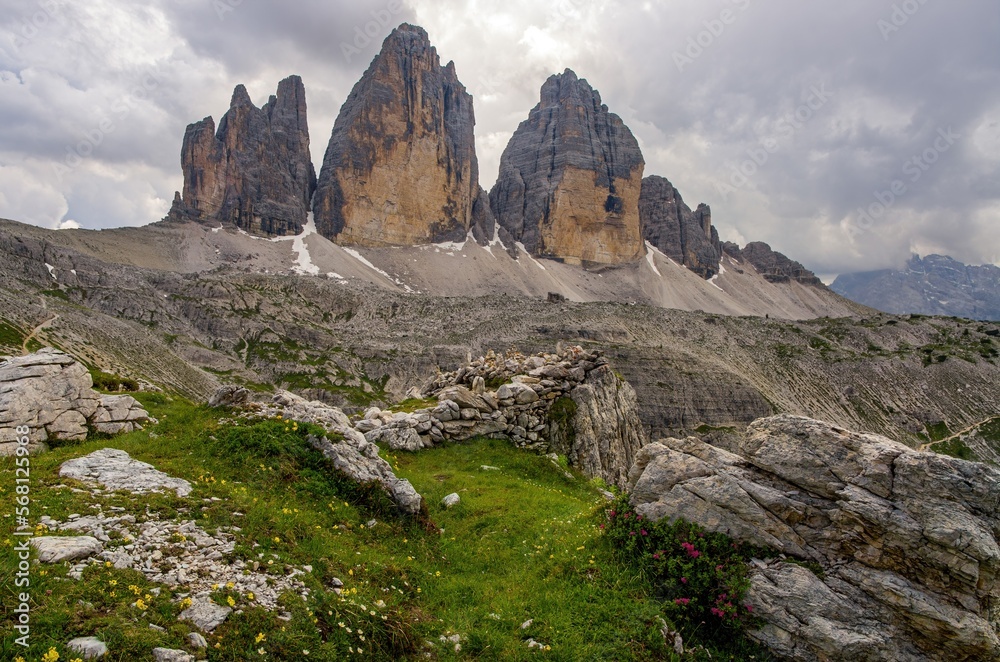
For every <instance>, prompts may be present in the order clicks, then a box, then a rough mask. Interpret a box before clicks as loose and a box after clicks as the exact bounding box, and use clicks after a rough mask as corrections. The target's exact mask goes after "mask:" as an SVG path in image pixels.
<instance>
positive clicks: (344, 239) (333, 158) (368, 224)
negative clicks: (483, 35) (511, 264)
mask: <svg viewBox="0 0 1000 662" xmlns="http://www.w3.org/2000/svg"><path fill="white" fill-rule="evenodd" d="M475 123H476V120H475V115H474V113H473V109H472V96H471V95H470V94H469V93H468V92H466V90H465V86H463V85H462V83H461V82H460V81H459V80H458V75H457V74H456V72H455V64H454V62H449V63H448V64H447V65H446V66H443V67H442V66H441V61H440V58H439V57H438V54H437V50H436V49H435V48H434V47H433V46H431V43H430V39H429V37H428V35H427V32H426V31H425V30H424V29H423V28H420V27H416V26H412V25H406V24H404V25H401V26H399V27H398V28H396V29H395V30H393V32H392V34H390V35H389V36H388V37H387V38H386V40H385V42H384V43H383V45H382V51H381V52H380V53H379V55H378V56H377V57H376V58H375V60H374V61H372V63H371V66H370V67H369V68H368V70H367V71H366V72H365V74H364V76H363V77H362V78H361V80H360V81H358V83H357V84H356V85H355V86H354V89H353V90H352V91H351V94H350V96H349V97H348V98H347V101H345V102H344V106H343V107H342V108H341V110H340V115H339V116H338V117H337V121H336V124H334V127H333V134H332V136H331V137H330V144H329V146H328V147H327V150H326V155H325V157H324V158H323V168H322V170H321V172H320V177H319V185H318V188H317V190H316V198H315V201H314V211H315V216H316V228H317V230H318V231H319V233H320V234H322V235H323V236H325V237H327V238H329V239H333V240H335V241H336V242H337V243H340V244H350V245H359V246H410V245H416V244H429V243H432V242H440V241H463V240H464V238H465V237H466V235H467V234H468V232H469V229H470V226H471V224H472V222H473V216H474V206H475V203H476V200H477V199H482V201H481V203H480V209H479V212H478V214H476V216H477V222H478V224H479V225H480V226H482V225H489V226H490V227H489V230H490V231H492V229H493V228H492V225H491V218H492V217H491V215H489V214H488V212H487V210H486V209H485V208H484V205H483V202H484V201H485V199H484V198H482V195H483V194H482V192H481V189H480V187H479V163H478V161H477V159H476V145H475V136H474V127H475ZM491 233H492V232H491Z"/></svg>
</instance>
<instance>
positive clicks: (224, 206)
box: [170, 76, 316, 235]
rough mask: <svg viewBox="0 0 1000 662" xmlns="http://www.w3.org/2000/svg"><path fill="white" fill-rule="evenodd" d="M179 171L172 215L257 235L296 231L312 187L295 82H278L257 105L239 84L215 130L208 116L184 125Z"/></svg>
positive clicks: (300, 89) (301, 98)
mask: <svg viewBox="0 0 1000 662" xmlns="http://www.w3.org/2000/svg"><path fill="white" fill-rule="evenodd" d="M181 168H182V170H183V172H184V192H183V195H178V196H176V197H175V198H174V206H173V208H172V209H171V211H170V217H171V218H187V219H194V220H198V221H202V222H205V223H215V222H222V223H232V224H234V225H236V226H237V227H239V228H241V229H243V230H246V231H247V232H250V233H252V234H261V235H284V234H298V233H299V232H301V231H302V226H303V225H304V224H305V222H306V214H307V212H308V211H309V206H310V201H311V199H312V194H313V191H314V190H315V188H316V173H315V170H314V169H313V166H312V161H311V160H310V156H309V127H308V124H307V122H306V97H305V87H304V86H303V84H302V79H301V78H299V77H298V76H290V77H288V78H286V79H285V80H283V81H281V82H280V83H279V84H278V92H277V94H276V95H273V96H272V97H271V98H270V100H268V102H267V103H266V104H264V106H263V107H262V108H257V107H256V106H254V105H253V102H252V101H251V100H250V96H249V95H248V94H247V91H246V88H245V87H243V86H242V85H238V86H237V87H236V89H235V90H234V91H233V99H232V102H231V103H230V107H229V111H228V112H227V113H226V114H225V115H223V117H222V119H221V120H220V122H219V127H218V131H216V127H215V121H214V120H213V119H212V118H211V117H206V118H205V119H203V120H201V121H200V122H195V123H194V124H191V125H189V126H188V128H187V131H186V132H185V133H184V145H183V148H182V149H181Z"/></svg>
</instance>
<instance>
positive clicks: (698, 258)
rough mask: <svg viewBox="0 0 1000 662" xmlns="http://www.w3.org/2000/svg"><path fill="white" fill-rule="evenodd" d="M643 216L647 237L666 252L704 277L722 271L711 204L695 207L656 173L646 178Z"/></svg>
mask: <svg viewBox="0 0 1000 662" xmlns="http://www.w3.org/2000/svg"><path fill="white" fill-rule="evenodd" d="M639 217H640V219H641V220H642V237H643V239H645V240H646V241H648V242H649V243H650V244H652V245H653V246H655V247H656V248H657V249H658V250H659V251H660V252H662V253H663V254H664V255H666V256H667V257H669V258H671V259H672V260H674V261H675V262H676V263H677V264H683V265H684V266H685V267H687V268H688V269H690V270H691V271H693V272H695V273H696V274H698V275H699V276H701V277H702V278H711V277H712V276H714V275H716V274H717V273H719V262H720V261H721V260H722V243H721V242H720V241H719V232H718V231H717V230H716V229H715V228H714V227H713V226H712V210H711V209H709V207H708V205H699V206H698V209H697V210H695V211H691V208H690V207H688V206H687V204H685V203H684V199H683V198H681V194H680V192H678V190H677V189H676V188H674V186H673V184H671V183H670V182H669V181H668V180H667V179H666V178H664V177H659V176H656V175H653V176H650V177H646V178H645V179H643V180H642V195H641V196H640V197H639Z"/></svg>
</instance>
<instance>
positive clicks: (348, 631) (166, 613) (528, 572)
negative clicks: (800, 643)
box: [0, 396, 762, 661]
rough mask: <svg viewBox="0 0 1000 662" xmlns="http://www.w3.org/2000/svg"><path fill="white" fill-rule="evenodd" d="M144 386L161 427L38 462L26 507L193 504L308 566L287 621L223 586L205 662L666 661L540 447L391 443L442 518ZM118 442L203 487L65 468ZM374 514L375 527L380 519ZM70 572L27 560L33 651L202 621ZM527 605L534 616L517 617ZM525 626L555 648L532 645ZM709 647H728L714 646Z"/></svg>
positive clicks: (127, 642) (0, 562)
mask: <svg viewBox="0 0 1000 662" xmlns="http://www.w3.org/2000/svg"><path fill="white" fill-rule="evenodd" d="M140 397H143V399H144V400H145V403H146V404H147V406H148V407H149V408H150V410H151V411H152V413H153V414H154V415H156V416H157V417H159V418H160V421H161V422H160V424H159V425H157V426H155V427H153V428H151V429H150V430H148V431H145V432H139V433H134V434H130V435H125V436H122V437H119V438H117V439H113V440H95V441H89V442H87V443H84V444H79V445H75V446H69V447H62V448H57V449H54V450H53V451H52V452H50V453H48V454H45V455H42V456H38V457H35V458H33V459H32V500H33V502H32V516H31V521H32V522H37V520H38V517H40V516H41V515H42V514H48V515H50V516H52V517H54V518H56V519H59V520H65V519H66V518H67V517H68V515H69V514H71V513H81V514H87V513H90V512H93V509H92V508H91V507H90V506H91V505H92V504H95V503H101V504H102V505H103V508H104V511H105V512H107V511H108V509H109V508H110V507H111V506H115V507H120V508H124V509H126V510H127V511H129V512H132V513H135V514H136V515H139V516H143V515H144V513H145V512H147V510H148V511H150V512H155V513H159V515H160V516H161V517H162V518H163V519H195V520H196V521H197V522H198V524H199V525H200V526H202V527H204V528H205V529H207V530H209V531H213V530H214V529H215V528H216V527H219V526H232V525H238V526H239V527H241V528H242V531H241V532H240V533H238V534H237V541H238V544H237V549H236V552H235V553H236V555H238V556H242V557H244V558H247V559H251V560H254V559H258V560H260V561H261V563H262V564H263V563H266V562H268V561H274V563H273V564H271V565H268V566H266V567H267V568H268V569H269V570H270V571H271V572H274V573H281V572H284V571H285V567H286V564H288V565H293V566H297V567H301V566H302V565H311V566H313V572H312V573H310V574H308V575H307V578H306V584H307V585H308V586H309V588H310V589H311V590H312V595H311V597H310V600H309V601H308V602H303V600H302V599H301V598H299V597H297V596H294V595H289V596H287V599H286V600H285V603H284V606H283V608H284V609H287V610H288V611H290V612H291V613H292V620H291V621H290V622H284V621H281V620H278V619H277V614H276V613H269V612H265V611H264V610H262V609H260V608H259V607H255V606H254V601H253V600H252V599H251V598H250V597H249V596H242V595H237V594H235V593H233V592H231V591H229V592H227V591H226V590H225V587H220V591H218V592H217V593H216V594H214V598H215V599H216V601H217V602H220V603H224V602H225V601H226V600H227V598H228V597H233V598H234V601H235V602H236V606H237V608H238V609H242V613H238V614H234V615H233V616H231V617H230V618H229V620H228V621H227V622H226V623H225V624H224V625H223V626H222V627H220V628H219V629H218V630H216V632H215V633H214V634H213V635H211V636H209V637H208V641H209V649H208V652H207V655H204V654H203V655H199V659H200V658H201V657H207V658H208V659H209V660H245V659H319V660H337V659H345V658H351V657H361V658H364V659H398V658H401V657H414V658H415V657H417V656H420V655H422V653H424V652H430V653H431V654H432V657H433V658H435V659H472V658H477V659H504V660H518V659H529V658H534V657H536V656H540V655H541V656H545V657H548V658H550V659H560V660H584V659H595V660H596V659H609V660H610V659H615V660H630V659H639V660H641V659H670V654H669V653H668V651H667V650H666V649H665V646H664V642H663V637H662V635H661V634H660V623H659V621H658V618H657V616H659V615H660V614H662V609H661V608H660V606H659V605H658V604H657V603H656V602H655V601H654V600H653V599H651V598H650V597H649V595H648V594H649V588H648V585H647V584H645V583H644V581H643V580H642V579H641V578H640V577H638V576H637V574H636V573H635V572H634V570H630V569H629V568H628V567H626V566H623V565H621V564H620V563H619V562H618V561H617V560H616V559H615V557H614V554H613V550H611V549H610V548H609V546H608V545H607V544H606V543H605V541H604V540H603V539H602V537H601V535H600V530H599V529H598V527H597V523H598V521H599V513H600V512H601V511H602V509H603V506H604V502H603V499H602V497H601V496H600V493H599V491H598V489H597V488H596V486H594V485H591V484H588V483H587V482H586V481H585V480H584V479H582V478H580V477H579V476H575V477H568V476H567V474H566V472H565V470H564V469H563V468H561V467H558V466H556V465H555V464H554V463H553V462H551V461H550V460H548V459H546V458H544V457H539V456H536V455H532V454H529V453H525V452H523V451H517V450H515V449H513V448H512V447H510V446H509V445H508V444H505V443H503V442H497V441H485V440H484V441H479V442H473V443H468V444H463V445H451V446H447V447H443V448H438V449H434V450H431V451H426V452H423V453H420V454H417V455H408V454H400V455H398V456H392V457H390V460H391V461H392V462H393V463H394V465H395V466H396V467H397V472H398V473H399V474H400V475H401V476H402V477H405V478H408V479H410V480H411V482H413V484H414V486H415V487H416V488H417V489H418V491H420V492H421V494H423V495H424V496H425V498H426V500H427V503H428V504H429V514H430V517H431V519H432V520H433V522H434V524H435V525H436V527H440V528H441V529H443V533H442V532H439V531H438V530H437V529H436V528H432V527H422V526H420V525H418V524H416V523H412V522H411V523H401V522H399V521H398V520H396V519H394V518H393V517H391V516H387V515H388V513H387V512H386V510H385V508H384V504H381V503H380V501H379V500H378V499H375V500H372V499H371V498H370V495H368V496H366V494H365V493H364V492H363V491H359V490H357V489H353V488H352V487H351V486H350V485H348V484H345V483H343V482H341V481H338V480H335V479H334V480H331V478H330V476H329V474H328V473H325V472H324V471H323V470H322V467H321V466H320V464H317V462H316V461H315V458H313V459H306V460H303V459H302V458H301V457H298V458H296V457H295V456H294V455H277V456H268V455H266V454H264V455H261V454H260V453H253V452H222V450H221V449H220V447H219V446H218V444H219V443H221V442H219V441H218V440H219V439H220V438H224V437H225V435H226V433H227V430H230V427H228V426H225V427H220V423H219V421H218V420H217V419H218V412H213V411H209V410H207V409H205V408H199V407H193V406H191V405H189V404H187V403H183V402H180V401H168V400H166V399H164V398H162V396H140ZM270 425H271V427H270V428H267V430H273V431H275V435H276V436H277V437H281V435H283V434H284V435H286V436H287V440H291V443H293V444H294V443H297V442H296V436H295V435H296V434H297V433H296V432H295V431H294V430H291V431H289V432H287V433H286V432H284V431H283V430H281V427H282V424H280V423H272V424H270ZM275 426H277V427H275ZM262 429H263V428H262ZM150 433H152V434H150ZM268 434H270V432H269V433H268ZM288 435H290V436H288ZM282 439H285V438H284V437H282ZM283 443H284V442H283ZM105 446H111V447H115V448H121V449H123V450H126V451H128V452H129V453H130V454H132V456H133V457H135V458H137V459H141V460H143V461H147V462H150V463H151V464H153V465H154V466H156V467H157V468H158V469H160V470H162V471H165V472H167V473H169V474H171V475H174V476H179V477H182V478H185V479H187V480H189V481H191V482H192V483H193V484H195V490H194V492H193V493H192V495H191V496H189V497H187V498H185V499H179V498H176V497H173V496H163V495H160V496H149V497H141V498H134V497H131V496H129V495H103V496H93V495H92V494H91V493H90V492H89V490H82V491H74V490H73V489H71V488H73V487H76V488H80V487H83V486H82V485H69V483H72V481H66V480H62V479H60V478H59V477H58V468H59V466H60V464H61V463H62V462H64V461H65V460H66V459H69V458H72V457H77V456H80V455H83V454H86V453H89V452H92V451H93V450H96V449H98V448H101V447H105ZM482 465H492V466H495V467H499V468H500V470H499V471H493V470H484V469H483V468H482ZM0 466H2V467H3V475H4V476H5V477H7V479H6V480H5V481H4V484H0V490H2V491H0V504H2V505H0V508H2V512H3V514H4V515H6V514H7V513H13V509H14V503H13V502H14V495H13V489H12V488H13V473H14V472H13V462H12V460H10V459H3V460H2V461H0ZM57 485H67V486H68V487H66V488H56V486H57ZM451 492H458V493H459V494H460V495H461V497H462V501H461V503H460V504H459V505H458V506H456V507H454V508H453V509H451V510H444V509H443V508H442V507H441V506H440V505H439V504H440V500H441V498H442V497H443V496H444V495H446V494H449V493H451ZM212 497H216V498H218V499H220V501H210V500H209V499H211V498H212ZM234 512H239V513H243V516H238V515H233V513H234ZM373 518H374V519H377V520H378V524H376V525H375V526H374V527H371V526H368V525H367V523H368V522H369V521H370V520H371V519H373ZM140 519H142V517H140ZM0 522H2V529H0V569H2V575H0V585H2V588H0V593H2V596H3V597H2V611H0V659H5V660H7V659H13V658H14V656H15V655H17V654H19V653H23V652H22V650H21V649H20V648H19V647H16V646H15V645H14V643H13V639H14V634H13V633H12V630H11V625H12V619H13V613H12V609H13V600H12V595H13V586H12V573H13V569H14V567H15V563H16V560H15V556H14V554H13V552H12V549H11V546H12V544H13V542H12V541H13V536H12V531H13V518H12V517H11V518H6V517H5V518H3V519H2V520H0ZM126 542H127V541H121V540H119V541H112V543H110V545H112V546H113V545H123V544H125V543H126ZM255 544H259V545H260V546H259V547H255V546H254V545H255ZM67 570H68V565H65V564H63V565H57V566H48V567H41V566H35V568H34V569H33V570H32V588H31V592H32V597H33V604H32V614H31V617H32V624H33V627H32V638H31V641H32V643H33V646H32V648H31V650H30V651H29V653H28V654H25V658H26V659H28V660H38V659H41V656H42V654H43V653H45V652H46V651H48V650H49V648H50V647H55V649H56V651H57V652H59V653H60V655H61V657H60V659H61V660H73V659H74V658H75V656H74V655H71V654H70V653H69V652H68V651H66V650H65V649H64V648H63V645H64V644H65V642H66V641H68V640H69V639H71V638H72V637H75V636H88V635H97V636H99V637H101V638H102V639H103V640H105V641H106V642H107V643H108V644H109V647H110V648H111V653H110V655H109V656H107V658H105V659H108V660H123V661H124V660H129V661H131V660H140V659H149V655H150V653H149V651H150V650H151V649H152V648H153V647H154V646H165V647H169V648H184V647H185V645H186V633H187V632H189V631H190V628H189V626H188V625H187V624H184V623H179V622H177V621H176V615H177V614H178V613H179V611H180V610H181V605H179V604H177V603H178V602H179V598H178V597H177V596H175V595H172V594H171V593H170V592H169V591H168V590H166V589H164V590H163V592H162V593H161V594H160V595H159V596H155V595H152V593H151V592H150V589H151V588H153V586H152V585H150V584H148V583H146V582H145V580H144V579H143V578H142V577H141V576H140V574H139V573H135V572H126V571H119V570H115V569H113V568H104V567H103V566H102V567H95V568H91V569H90V570H88V572H87V573H86V574H85V576H84V580H83V581H82V582H76V581H66V580H63V579H61V577H64V576H65V573H66V571H67ZM43 572H44V573H45V574H43ZM333 577H339V578H340V579H342V580H343V581H344V583H345V585H346V586H345V588H346V589H347V591H346V593H345V595H344V597H343V598H342V597H338V596H336V595H334V594H333V592H332V591H328V590H327V589H326V588H325V587H326V586H327V585H328V583H329V580H330V579H331V578H333ZM112 582H115V583H114V584H112ZM129 586H134V587H135V588H134V589H129V588H128V587H129ZM139 595H143V596H147V597H149V598H150V599H149V600H147V602H148V603H149V604H150V606H149V608H148V609H147V610H146V611H145V612H142V611H140V610H138V609H136V608H135V607H134V606H132V605H133V603H134V602H135V600H136V598H137V597H138V596H139ZM81 601H82V602H85V603H91V604H90V605H84V606H81V604H80V602H81ZM379 601H381V603H380V602H379ZM383 603H384V605H383ZM362 605H363V607H362ZM529 619H533V623H532V624H531V625H530V627H528V628H526V629H521V624H522V623H524V622H525V621H528V620H529ZM150 623H152V624H156V625H160V626H162V627H164V628H166V631H164V632H158V631H156V630H153V629H151V628H150V627H149V624H150ZM359 633H363V634H359ZM453 634H458V635H461V637H462V639H461V650H460V651H459V652H456V651H455V650H454V644H453V643H451V642H449V643H447V644H445V643H443V642H441V640H440V637H441V636H450V635H453ZM260 635H263V636H262V637H261V636H260ZM361 636H364V637H365V640H364V641H363V642H362V641H361ZM529 638H533V639H534V640H536V641H538V642H539V643H541V644H543V646H545V647H546V648H543V649H541V650H538V649H529V648H528V646H527V645H526V641H527V640H528V639H529ZM258 639H259V641H258ZM427 642H433V643H432V644H428V643H427ZM709 643H710V642H709ZM359 648H360V649H361V650H363V651H364V652H363V653H361V654H360V655H359V654H358V652H357V651H358V649H359ZM305 650H308V651H309V654H308V656H306V655H305V654H304V653H303V651H305ZM260 651H263V653H264V654H263V655H261V654H260ZM350 651H354V652H353V653H351V652H350ZM714 659H728V658H727V657H726V656H723V655H719V654H718V652H717V653H716V656H715V657H714ZM736 659H744V658H740V657H737V658H736ZM757 659H762V657H761V656H760V655H759V654H758V656H757Z"/></svg>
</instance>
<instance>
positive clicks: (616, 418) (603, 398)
mask: <svg viewBox="0 0 1000 662" xmlns="http://www.w3.org/2000/svg"><path fill="white" fill-rule="evenodd" d="M570 398H571V399H572V401H573V403H574V405H575V406H574V407H573V408H572V410H573V411H572V415H571V418H570V420H569V421H565V420H558V419H553V420H551V422H550V428H554V429H553V430H552V449H553V450H554V451H555V452H557V453H559V454H563V455H566V456H567V457H568V459H569V463H570V464H571V465H573V466H575V467H577V468H578V469H580V471H582V472H583V473H584V474H585V475H586V476H589V477H591V478H594V477H600V478H601V479H602V480H604V481H605V482H607V483H608V484H610V485H616V486H618V487H624V485H625V483H626V481H627V480H628V475H629V469H631V468H632V465H633V463H634V462H635V458H636V455H637V454H638V453H639V449H641V448H642V447H643V446H645V445H646V444H647V443H649V439H648V437H647V435H646V431H645V429H644V428H643V425H642V421H640V420H639V408H638V405H637V404H636V396H635V391H634V390H633V389H632V387H631V386H629V384H628V382H625V381H623V380H621V379H620V378H619V377H618V376H617V375H616V374H615V373H614V371H612V370H611V368H610V367H608V366H601V367H599V368H595V369H594V370H591V371H590V372H589V373H588V374H587V379H586V380H585V381H584V383H583V384H580V385H579V386H577V387H575V388H574V389H573V390H572V391H571V392H570ZM567 422H568V423H569V424H570V425H571V426H572V434H567V433H566V431H565V430H564V429H563V428H564V426H565V424H566V423H567Z"/></svg>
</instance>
